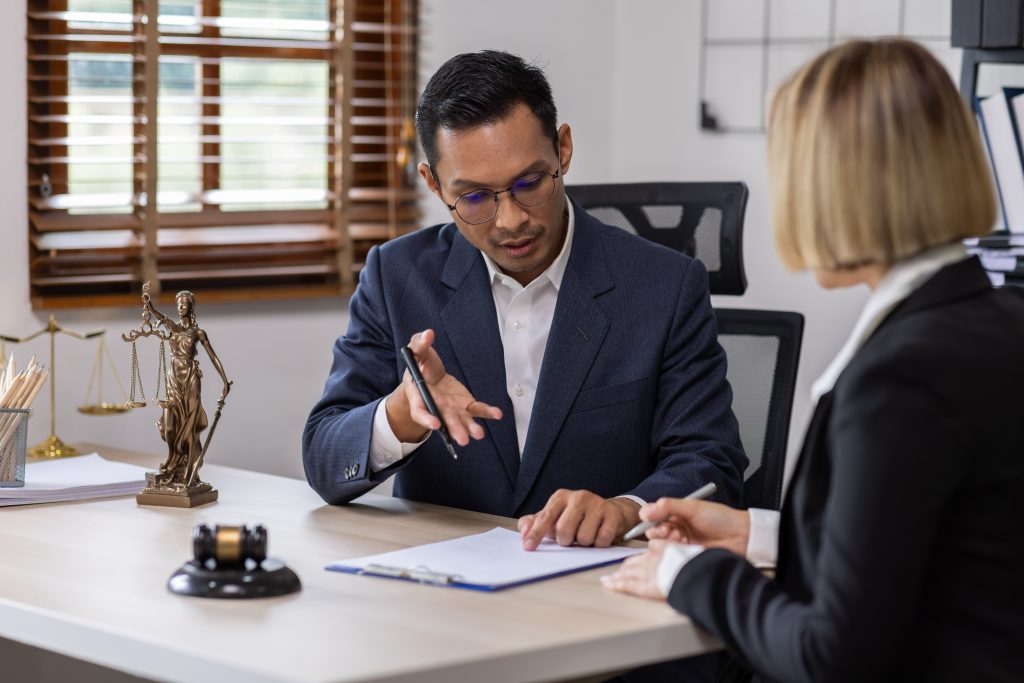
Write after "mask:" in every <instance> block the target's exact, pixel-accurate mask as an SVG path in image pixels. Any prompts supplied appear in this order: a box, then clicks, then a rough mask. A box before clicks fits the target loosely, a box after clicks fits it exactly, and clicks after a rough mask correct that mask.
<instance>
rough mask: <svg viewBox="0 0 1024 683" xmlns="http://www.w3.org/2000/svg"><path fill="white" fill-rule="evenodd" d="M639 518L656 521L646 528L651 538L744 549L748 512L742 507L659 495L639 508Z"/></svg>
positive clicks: (740, 551) (748, 526) (748, 524)
mask: <svg viewBox="0 0 1024 683" xmlns="http://www.w3.org/2000/svg"><path fill="white" fill-rule="evenodd" d="M640 518H641V519H643V520H644V521H648V522H659V524H658V526H656V527H654V528H652V529H650V530H648V532H647V537H648V538H651V539H664V540H668V541H674V542H676V543H693V544H696V545H702V546H704V547H705V548H725V549H726V550H731V551H732V552H734V553H736V554H737V555H740V556H741V557H742V556H743V555H746V553H747V541H748V540H749V538H750V515H749V514H748V513H747V511H746V510H735V509H733V508H731V507H729V506H728V505H722V504H721V503H712V502H710V501H706V500H694V499H692V498H661V499H659V500H658V501H657V502H655V503H651V504H650V505H645V506H643V507H642V508H640Z"/></svg>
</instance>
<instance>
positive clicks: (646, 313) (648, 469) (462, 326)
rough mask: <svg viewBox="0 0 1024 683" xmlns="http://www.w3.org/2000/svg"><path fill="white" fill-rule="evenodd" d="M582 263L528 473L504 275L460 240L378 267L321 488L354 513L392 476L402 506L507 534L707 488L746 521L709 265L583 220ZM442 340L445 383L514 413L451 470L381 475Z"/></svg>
mask: <svg viewBox="0 0 1024 683" xmlns="http://www.w3.org/2000/svg"><path fill="white" fill-rule="evenodd" d="M574 208H575V216H576V224H575V229H574V234H573V243H572V251H571V253H570V256H569V261H568V263H567V265H566V270H565V274H564V276H563V280H562V285H561V288H560V290H559V294H558V303H557V305H556V309H555V313H554V319H553V321H552V324H551V332H550V335H549V337H548V343H547V348H546V350H545V352H544V361H543V364H542V367H541V373H540V377H539V381H538V386H537V393H536V397H535V400H534V408H533V414H532V416H531V419H530V426H529V432H528V436H527V439H526V444H525V447H524V452H523V453H522V455H521V457H520V453H519V446H518V441H517V439H516V430H515V418H514V415H513V411H512V404H511V401H510V400H509V398H508V394H507V392H506V382H505V362H504V354H503V350H502V342H501V337H500V335H499V331H498V322H497V315H496V313H495V308H494V299H493V296H492V294H491V287H490V283H489V281H488V277H487V268H486V266H485V264H484V260H483V257H482V255H481V254H480V252H479V251H478V250H477V249H476V248H475V247H473V246H472V245H471V244H470V243H469V242H468V241H466V239H465V238H463V237H462V235H460V234H459V232H458V230H457V228H456V227H455V225H454V224H447V225H443V226H435V227H432V228H427V229H424V230H420V231H417V232H415V233H413V234H410V235H407V236H405V237H402V238H400V239H397V240H393V241H391V242H389V243H387V244H385V245H384V246H382V247H380V248H374V249H373V250H371V251H370V254H369V256H368V257H367V262H366V268H365V269H364V270H363V272H362V275H361V277H360V279H359V287H358V289H357V290H356V292H355V294H354V295H353V296H352V299H351V302H350V305H349V328H348V332H347V333H346V334H345V336H343V337H341V338H339V339H338V341H337V343H336V344H335V346H334V365H333V367H332V369H331V374H330V376H329V377H328V379H327V384H326V386H325V388H324V395H323V398H321V400H320V401H319V402H318V403H317V404H316V406H315V407H314V408H313V411H312V413H311V414H310V416H309V419H308V421H307V423H306V428H305V432H304V435H303V463H304V466H305V471H306V477H307V479H308V480H309V483H310V485H311V486H312V487H313V488H314V489H315V490H316V491H317V493H319V494H320V495H321V496H322V497H323V498H324V500H326V501H327V502H329V503H346V502H348V501H350V500H352V499H353V498H355V497H357V496H359V495H360V494H362V493H364V492H366V491H368V490H369V489H371V488H372V487H374V486H375V485H377V484H379V483H380V482H382V481H384V480H385V479H387V478H388V477H390V476H391V475H395V476H396V481H395V487H394V493H395V495H396V496H400V497H402V498H409V499H412V500H418V501H424V502H428V503H438V504H441V505H449V506H454V507H459V508H465V509H469V510H478V511H481V512H488V513H493V514H499V515H505V516H520V515H523V514H529V513H532V512H536V511H537V510H539V509H540V508H542V507H543V506H544V505H545V503H546V502H547V500H548V498H549V497H550V496H551V494H552V493H554V492H555V491H556V490H558V489H560V488H570V489H587V490H589V491H593V492H594V493H597V494H599V495H601V496H604V497H612V496H616V495H621V494H633V495H636V496H638V497H640V498H642V499H644V500H648V501H653V500H656V499H657V498H659V497H661V496H682V495H686V494H687V493H690V492H691V491H692V490H694V489H696V488H698V487H699V486H701V485H703V484H705V483H707V482H715V483H716V484H717V485H718V490H719V494H718V498H719V499H720V500H723V501H725V502H730V503H738V502H739V497H740V489H741V485H742V477H743V470H744V468H745V467H746V463H747V460H746V457H745V456H744V454H743V451H742V446H741V445H740V440H739V435H738V430H737V425H736V419H735V418H734V416H733V414H732V409H731V404H732V392H731V390H730V388H729V385H728V383H727V382H726V379H725V367H726V360H725V354H724V352H723V350H722V348H721V346H720V345H719V344H718V339H717V334H716V328H715V320H714V317H713V315H712V310H711V306H710V301H709V298H708V282H707V273H706V271H705V270H704V267H703V266H702V265H701V264H700V262H698V261H695V260H693V259H690V258H688V257H686V256H683V255H681V254H678V253H676V252H673V251H671V250H669V249H665V248H662V247H660V246H657V245H654V244H652V243H650V242H647V241H645V240H642V239H640V238H638V237H635V236H633V235H630V234H628V233H626V232H624V231H623V230H620V229H618V228H614V227H611V226H608V225H604V224H603V223H600V222H599V221H597V220H596V219H594V218H593V217H591V216H589V215H588V214H587V213H586V212H585V211H583V209H581V208H579V207H578V206H575V207H574ZM426 328H433V329H434V330H435V331H436V342H435V345H434V346H435V349H436V350H437V353H438V354H439V355H440V357H441V360H442V361H443V362H444V366H445V369H446V370H447V371H448V372H449V373H450V374H451V375H453V376H454V377H456V378H457V379H458V380H459V381H461V382H462V383H463V384H465V385H466V387H467V388H468V389H469V391H470V392H471V393H472V394H473V396H475V397H476V398H477V399H478V400H480V401H483V402H485V403H488V404H491V405H494V406H497V407H499V408H501V410H502V413H503V415H504V417H503V418H502V419H501V420H492V421H483V424H484V427H485V429H486V432H487V435H486V436H485V438H484V439H482V440H480V441H473V442H472V443H470V444H469V445H468V446H466V447H462V448H458V447H457V448H458V451H459V458H458V460H453V459H452V458H451V456H450V455H447V454H446V452H445V450H444V447H443V444H442V443H441V440H440V437H439V436H438V435H436V434H435V435H432V436H431V437H430V438H429V439H428V440H427V441H426V443H424V444H423V445H422V446H421V447H420V448H418V449H417V450H416V451H414V452H413V453H412V454H411V455H410V456H409V457H407V458H406V459H404V460H403V461H401V462H399V463H396V464H395V465H393V466H391V467H389V468H388V469H387V470H384V471H382V472H377V473H373V472H370V471H369V465H368V459H369V448H370V435H371V433H372V427H373V415H374V411H375V409H376V407H377V404H378V402H379V401H380V400H382V398H383V397H385V396H386V395H387V394H389V393H390V392H391V391H392V390H393V389H394V388H395V387H396V386H397V385H398V383H399V381H400V379H401V376H402V372H403V370H404V368H403V366H402V361H401V358H400V356H399V354H398V349H399V348H400V347H401V346H402V345H404V344H406V343H408V340H409V339H410V337H412V335H413V334H415V333H416V332H419V331H421V330H423V329H426Z"/></svg>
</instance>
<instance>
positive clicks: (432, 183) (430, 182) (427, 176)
mask: <svg viewBox="0 0 1024 683" xmlns="http://www.w3.org/2000/svg"><path fill="white" fill-rule="evenodd" d="M416 170H417V171H419V173H420V177H421V178H423V182H425V183H426V184H427V189H428V190H430V191H431V192H433V193H434V196H435V197H437V198H438V199H440V200H441V201H442V202H443V201H444V197H442V196H441V187H440V186H439V185H438V184H437V178H435V177H434V174H433V173H432V172H431V171H430V164H428V163H427V162H425V161H421V162H420V163H419V165H418V166H417V167H416Z"/></svg>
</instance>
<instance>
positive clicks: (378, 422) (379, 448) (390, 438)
mask: <svg viewBox="0 0 1024 683" xmlns="http://www.w3.org/2000/svg"><path fill="white" fill-rule="evenodd" d="M386 401H387V398H386V397H385V398H382V399H381V400H380V401H379V402H378V403H377V409H376V410H375V411H374V413H373V432H372V434H371V435H370V470H371V471H372V472H380V471H381V470H384V469H387V468H388V467H390V466H391V465H394V464H395V463H396V462H398V461H399V460H402V459H403V458H405V456H407V455H409V454H410V453H412V452H413V451H414V450H416V449H417V448H419V447H420V446H422V445H423V442H424V441H426V440H427V439H428V438H430V432H427V435H426V436H425V437H423V440H422V441H419V442H418V443H402V442H401V441H399V440H398V437H397V436H395V432H394V431H392V429H391V424H390V423H389V422H388V413H387V406H385V405H384V404H385V402H386Z"/></svg>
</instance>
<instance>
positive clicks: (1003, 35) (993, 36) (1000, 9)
mask: <svg viewBox="0 0 1024 683" xmlns="http://www.w3.org/2000/svg"><path fill="white" fill-rule="evenodd" d="M1022 9H1024V0H985V6H984V9H983V11H982V26H981V45H982V47H985V48H995V47H1020V45H1021V38H1022V35H1021V19H1022V16H1024V14H1022Z"/></svg>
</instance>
